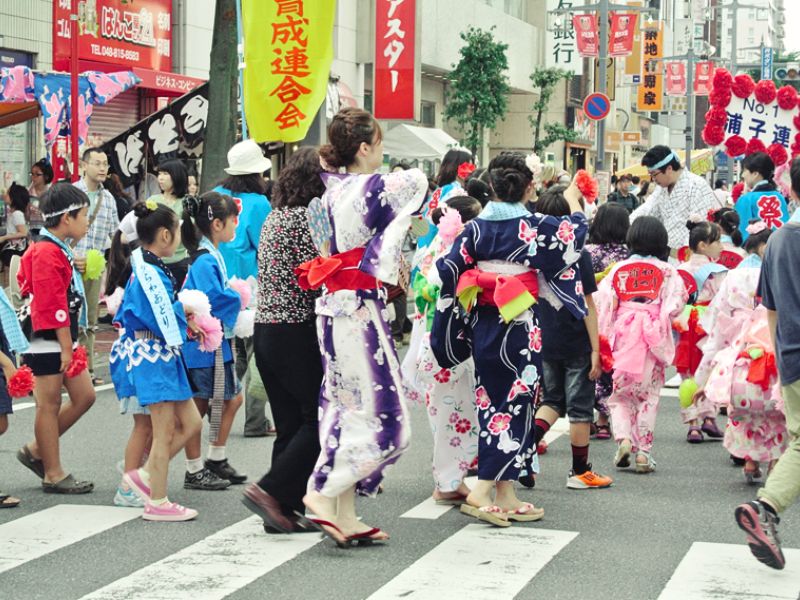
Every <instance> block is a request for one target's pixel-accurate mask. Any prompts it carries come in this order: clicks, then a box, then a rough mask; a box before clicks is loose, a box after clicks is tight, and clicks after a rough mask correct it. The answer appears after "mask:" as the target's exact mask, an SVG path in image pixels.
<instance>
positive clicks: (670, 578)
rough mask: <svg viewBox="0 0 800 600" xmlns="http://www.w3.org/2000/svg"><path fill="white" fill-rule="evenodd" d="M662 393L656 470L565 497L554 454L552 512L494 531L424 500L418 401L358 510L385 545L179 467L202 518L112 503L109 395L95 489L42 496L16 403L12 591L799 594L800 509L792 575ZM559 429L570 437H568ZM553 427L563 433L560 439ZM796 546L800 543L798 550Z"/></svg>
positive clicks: (542, 495) (117, 448) (790, 526)
mask: <svg viewBox="0 0 800 600" xmlns="http://www.w3.org/2000/svg"><path fill="white" fill-rule="evenodd" d="M666 393H672V396H673V397H664V398H663V399H662V404H661V411H660V415H659V421H658V428H657V439H656V445H655V449H654V456H655V458H656V459H657V461H658V470H657V471H656V473H655V474H653V475H649V476H641V475H635V474H633V473H632V472H631V473H627V472H625V473H619V474H617V475H616V476H617V479H616V483H615V486H614V487H613V488H611V489H609V490H590V491H587V492H580V491H571V490H567V489H566V487H565V479H566V471H567V469H568V468H569V457H570V454H569V441H568V439H567V437H565V436H563V435H561V436H560V437H558V438H556V439H555V440H554V441H553V442H552V444H551V450H550V452H548V454H547V455H545V456H544V457H543V458H542V465H543V474H542V475H541V476H540V478H539V481H538V484H537V488H536V490H534V491H527V490H522V491H521V492H520V495H521V496H522V497H523V498H526V499H531V500H533V501H535V502H536V503H537V504H541V505H542V506H543V507H544V508H545V509H546V511H547V514H546V516H545V519H544V520H543V521H541V522H539V523H535V524H528V525H520V524H515V525H514V526H513V527H511V528H509V529H504V530H500V529H494V528H491V527H488V526H484V525H482V524H478V523H477V522H476V521H473V520H471V519H469V518H467V517H464V516H462V515H460V514H459V513H458V512H457V511H456V510H455V509H449V510H447V509H444V508H441V507H435V506H434V505H433V504H432V502H430V501H426V499H427V498H428V497H429V495H430V492H431V479H430V475H429V466H428V456H429V454H430V434H429V432H428V429H427V422H426V419H425V415H424V412H423V411H422V410H421V409H420V407H415V409H414V411H413V413H414V426H415V430H414V437H413V446H412V449H411V450H410V451H409V453H408V454H407V455H406V456H405V457H404V459H402V460H401V461H400V463H399V464H398V465H397V467H396V468H395V469H394V470H393V471H391V473H390V474H389V477H388V478H387V480H386V482H385V487H386V492H385V493H384V494H382V495H381V496H380V497H379V498H378V499H377V500H361V501H360V506H359V511H360V514H361V515H362V517H363V518H364V520H365V521H366V522H368V523H370V524H375V525H379V526H381V527H383V528H384V529H386V530H387V531H389V532H390V533H391V535H392V539H391V541H390V542H389V544H387V545H386V546H385V547H372V548H367V547H365V548H357V549H351V550H341V549H338V548H336V547H335V546H333V544H332V543H331V542H330V541H328V540H324V541H321V540H320V539H319V537H318V536H317V535H315V534H297V535H293V536H267V535H265V534H264V533H263V531H262V529H261V526H260V522H259V521H258V520H257V519H256V518H254V517H252V516H251V515H250V513H249V512H248V511H247V510H246V509H245V508H244V506H242V504H241V503H240V501H239V498H240V489H241V488H239V489H236V488H233V489H230V490H228V491H225V492H197V491H193V492H189V491H184V490H183V489H182V487H181V483H182V478H183V470H182V467H183V463H182V461H180V460H176V461H174V462H173V468H172V472H171V483H170V486H171V492H172V493H171V496H172V497H173V499H175V500H178V501H180V502H183V503H185V504H187V505H189V506H192V507H194V508H197V509H198V510H200V517H199V518H198V519H197V520H196V521H194V522H189V523H175V524H157V523H145V522H143V521H141V519H139V518H138V511H136V510H130V509H120V508H115V507H113V506H111V500H112V497H113V493H114V488H115V486H116V484H117V481H118V474H117V472H116V469H115V464H116V462H117V461H118V460H119V459H120V458H121V452H122V448H123V445H124V443H125V440H126V438H127V434H128V429H129V426H130V422H129V420H128V419H127V418H125V417H122V416H120V415H119V414H117V402H116V399H115V396H114V394H113V392H112V391H103V392H101V393H100V394H99V397H98V401H97V404H96V406H95V407H94V408H93V409H92V411H91V412H90V413H89V414H88V416H87V417H86V418H85V419H84V420H83V421H82V422H80V423H79V424H78V425H77V427H76V428H75V430H74V431H73V432H70V434H69V435H68V437H67V439H66V442H65V443H64V445H63V456H64V463H65V465H66V467H67V468H68V469H70V470H72V471H74V473H75V474H76V475H78V476H80V477H88V478H92V479H93V480H94V482H95V486H96V487H95V492H94V493H93V494H90V495H88V496H81V497H74V498H70V497H63V496H62V497H58V496H45V495H44V494H42V493H41V491H39V489H38V485H37V482H36V481H34V479H33V478H32V476H31V474H30V473H29V472H27V471H26V470H25V469H24V468H23V467H21V466H20V465H19V464H18V463H17V462H16V460H15V459H14V452H15V451H16V449H17V448H18V447H19V446H20V445H21V443H22V442H23V441H24V440H25V439H26V438H27V437H28V436H29V435H30V433H31V431H32V420H33V414H34V411H33V409H32V408H27V407H26V404H27V403H24V402H23V403H18V408H17V414H16V415H15V416H14V417H13V420H12V423H11V428H10V430H9V432H8V434H7V435H5V436H4V437H3V438H0V464H2V471H0V472H2V478H1V479H0V483H2V489H3V490H6V491H9V492H13V493H15V494H18V495H20V496H22V498H23V505H22V506H21V507H19V508H17V509H12V510H3V511H0V544H2V546H0V547H2V548H3V550H2V552H0V589H2V593H1V594H0V596H2V597H3V598H13V599H15V600H28V599H35V598H59V599H63V600H69V599H77V598H84V597H85V598H106V599H110V598H114V599H117V598H119V599H123V598H124V599H134V598H141V599H148V600H149V599H157V598H163V599H177V598H193V599H200V598H202V599H213V598H224V597H230V598H235V599H249V598H252V599H256V598H259V599H261V598H280V599H287V600H289V599H298V600H299V599H301V598H335V599H339V598H341V599H348V600H350V599H357V598H372V599H384V598H436V599H437V600H445V599H450V598H458V599H465V598H498V599H505V598H524V599H527V598H548V599H554V600H555V599H559V598H564V599H567V598H570V599H572V598H620V599H628V598H630V599H657V598H663V599H671V598H680V599H693V598H697V599H700V598H708V599H711V598H714V599H724V598H737V599H741V598H770V599H776V598H780V599H792V600H796V599H797V598H800V510H799V509H798V508H797V507H795V508H793V509H791V510H790V511H789V512H788V513H787V514H786V516H785V522H784V524H782V527H781V530H780V532H781V534H782V538H783V540H784V545H785V547H786V548H789V550H787V551H786V555H787V567H786V570H785V571H783V572H777V571H772V570H770V569H768V568H766V567H763V566H761V565H760V564H759V563H757V562H756V561H755V560H754V559H752V557H751V556H750V554H749V551H748V550H747V548H746V546H744V544H743V538H742V535H740V532H739V530H738V529H736V527H735V526H734V524H733V519H732V509H733V507H734V506H735V505H736V504H737V503H738V502H741V501H742V500H745V499H748V498H750V497H751V496H752V494H753V492H754V490H753V489H752V488H748V487H747V486H746V485H745V484H744V483H743V481H742V479H741V476H740V474H739V472H738V470H737V469H735V468H734V467H732V466H731V463H730V461H729V460H728V458H727V456H726V455H725V453H724V451H723V449H722V448H721V445H720V444H719V443H705V444H703V445H700V446H694V447H693V446H689V445H688V444H687V443H686V442H685V441H684V440H683V438H684V430H683V427H682V426H681V425H680V424H679V415H678V403H677V399H676V398H674V392H666ZM558 425H559V426H557V427H556V429H557V430H559V431H563V430H564V427H563V426H560V425H561V423H559V424H558ZM240 431H241V423H240V422H238V423H237V425H236V427H235V432H236V434H235V435H234V436H233V438H232V440H231V442H230V443H229V449H230V450H229V454H230V456H231V460H232V462H233V463H234V464H235V465H236V466H237V467H240V468H242V469H244V470H246V471H247V472H248V473H249V474H250V475H251V476H256V475H260V474H261V472H262V471H263V470H264V469H265V468H266V467H267V465H268V461H267V457H268V456H269V450H270V445H271V441H270V440H265V439H244V438H243V437H241V435H240V433H239V432H240ZM559 431H556V432H555V433H551V436H555V435H558V434H559ZM612 456H613V442H594V443H593V444H592V455H591V459H592V461H593V462H594V465H595V467H596V468H597V470H600V471H602V472H609V471H610V468H609V465H610V462H611V458H612ZM791 548H796V549H794V550H793V549H791Z"/></svg>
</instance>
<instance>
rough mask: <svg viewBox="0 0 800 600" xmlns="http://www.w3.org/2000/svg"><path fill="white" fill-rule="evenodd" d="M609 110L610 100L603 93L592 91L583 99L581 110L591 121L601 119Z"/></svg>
mask: <svg viewBox="0 0 800 600" xmlns="http://www.w3.org/2000/svg"><path fill="white" fill-rule="evenodd" d="M610 111H611V100H609V99H608V96H606V95H605V94H600V93H594V94H589V95H588V96H586V100H584V101H583V112H584V114H586V116H587V118H589V119H592V120H593V121H602V120H603V119H605V118H606V117H607V116H608V113H609V112H610Z"/></svg>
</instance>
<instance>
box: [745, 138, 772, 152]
mask: <svg viewBox="0 0 800 600" xmlns="http://www.w3.org/2000/svg"><path fill="white" fill-rule="evenodd" d="M766 151H767V146H766V145H765V144H764V142H762V141H761V140H760V139H758V138H750V141H749V142H747V150H745V151H744V153H745V154H755V153H756V152H766Z"/></svg>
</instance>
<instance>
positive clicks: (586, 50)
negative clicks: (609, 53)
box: [572, 15, 600, 56]
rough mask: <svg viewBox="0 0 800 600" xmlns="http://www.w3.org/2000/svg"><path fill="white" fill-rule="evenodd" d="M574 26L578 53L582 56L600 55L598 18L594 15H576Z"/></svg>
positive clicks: (573, 21)
mask: <svg viewBox="0 0 800 600" xmlns="http://www.w3.org/2000/svg"><path fill="white" fill-rule="evenodd" d="M572 26H573V28H574V29H575V41H576V42H577V43H578V54H580V55H581V56H598V54H599V52H600V45H599V42H598V40H599V35H598V33H597V19H596V18H595V16H594V15H574V16H573V17H572Z"/></svg>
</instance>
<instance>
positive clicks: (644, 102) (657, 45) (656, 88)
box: [636, 21, 664, 111]
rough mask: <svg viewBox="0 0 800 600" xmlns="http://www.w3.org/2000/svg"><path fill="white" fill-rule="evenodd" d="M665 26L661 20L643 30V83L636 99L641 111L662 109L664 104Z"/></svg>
mask: <svg viewBox="0 0 800 600" xmlns="http://www.w3.org/2000/svg"><path fill="white" fill-rule="evenodd" d="M663 56H664V27H663V23H661V22H660V21H659V22H658V23H657V26H656V27H654V28H647V29H643V30H642V83H641V84H640V85H639V93H638V97H637V100H636V108H637V110H640V111H661V110H662V109H663V105H664V98H663V93H664V74H663V72H662V67H661V58H662V57H663Z"/></svg>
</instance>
